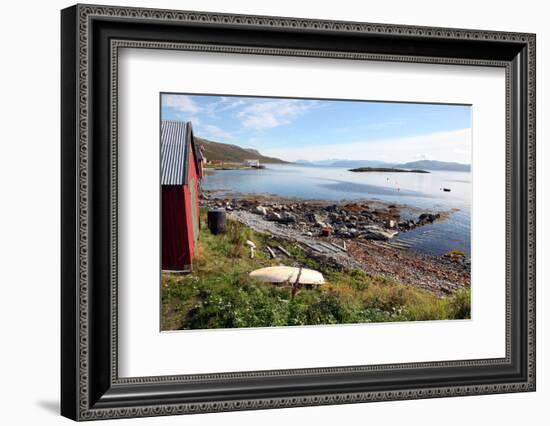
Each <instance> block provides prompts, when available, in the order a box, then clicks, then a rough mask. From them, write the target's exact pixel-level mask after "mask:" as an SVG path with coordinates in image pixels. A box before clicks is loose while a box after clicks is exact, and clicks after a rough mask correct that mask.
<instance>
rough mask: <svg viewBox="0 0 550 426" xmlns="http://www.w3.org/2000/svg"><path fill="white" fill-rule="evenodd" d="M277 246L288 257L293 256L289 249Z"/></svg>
mask: <svg viewBox="0 0 550 426" xmlns="http://www.w3.org/2000/svg"><path fill="white" fill-rule="evenodd" d="M277 248H278V249H279V250H280V251H281V252H282V253H283V254H284V255H285V256H287V257H292V255H291V254H290V253H289V252H288V251H286V250H285V249H284V248H283V247H281V246H277Z"/></svg>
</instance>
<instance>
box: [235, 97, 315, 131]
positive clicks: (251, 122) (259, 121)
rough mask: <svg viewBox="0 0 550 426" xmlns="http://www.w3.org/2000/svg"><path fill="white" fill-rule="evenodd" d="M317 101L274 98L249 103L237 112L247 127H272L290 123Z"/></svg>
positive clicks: (259, 128) (258, 128)
mask: <svg viewBox="0 0 550 426" xmlns="http://www.w3.org/2000/svg"><path fill="white" fill-rule="evenodd" d="M314 106H315V102H312V101H308V102H302V101H296V100H272V101H265V102H253V103H248V104H247V105H246V106H245V107H244V108H241V109H240V110H239V112H238V113H237V117H238V118H239V119H240V121H241V125H242V126H243V127H244V128H246V129H255V130H263V129H271V128H273V127H278V126H281V125H284V124H289V123H291V122H292V120H294V119H295V118H296V117H298V116H300V115H302V114H305V113H306V112H308V111H309V110H311V108H312V107H314Z"/></svg>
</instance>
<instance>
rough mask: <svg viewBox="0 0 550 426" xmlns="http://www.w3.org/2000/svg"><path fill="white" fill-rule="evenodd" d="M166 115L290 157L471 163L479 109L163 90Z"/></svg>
mask: <svg viewBox="0 0 550 426" xmlns="http://www.w3.org/2000/svg"><path fill="white" fill-rule="evenodd" d="M161 104H162V111H161V115H162V117H161V118H162V119H163V120H180V121H191V122H192V123H193V130H194V132H195V134H196V135H197V136H199V137H203V138H206V139H211V140H215V141H217V142H222V143H231V144H235V145H239V146H242V147H244V148H255V149H257V150H259V151H260V152H261V153H262V154H265V155H273V156H276V157H279V158H282V159H284V160H288V161H296V160H301V159H303V160H312V161H314V160H326V159H357V160H382V161H388V162H406V161H414V160H419V159H430V160H439V161H456V162H461V163H470V162H471V161H470V159H471V107H470V106H464V105H441V104H413V103H389V102H368V101H337V100H336V101H333V100H309V99H281V98H253V97H237V96H212V95H177V94H163V95H162V102H161Z"/></svg>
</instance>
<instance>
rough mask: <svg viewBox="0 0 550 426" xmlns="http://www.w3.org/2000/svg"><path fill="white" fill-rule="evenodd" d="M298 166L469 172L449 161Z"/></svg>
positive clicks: (339, 162)
mask: <svg viewBox="0 0 550 426" xmlns="http://www.w3.org/2000/svg"><path fill="white" fill-rule="evenodd" d="M296 162H297V163H298V164H304V165H307V164H310V165H313V166H328V167H350V168H358V167H394V168H400V169H422V170H435V171H437V170H445V171H454V172H469V171H470V165H469V164H461V163H453V162H447V161H434V160H419V161H411V162H408V163H388V162H385V161H377V160H322V161H307V160H298V161H296Z"/></svg>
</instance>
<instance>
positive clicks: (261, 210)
mask: <svg viewBox="0 0 550 426" xmlns="http://www.w3.org/2000/svg"><path fill="white" fill-rule="evenodd" d="M254 213H258V214H261V215H262V216H265V215H266V214H267V209H266V208H265V207H264V206H256V208H255V209H254Z"/></svg>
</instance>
